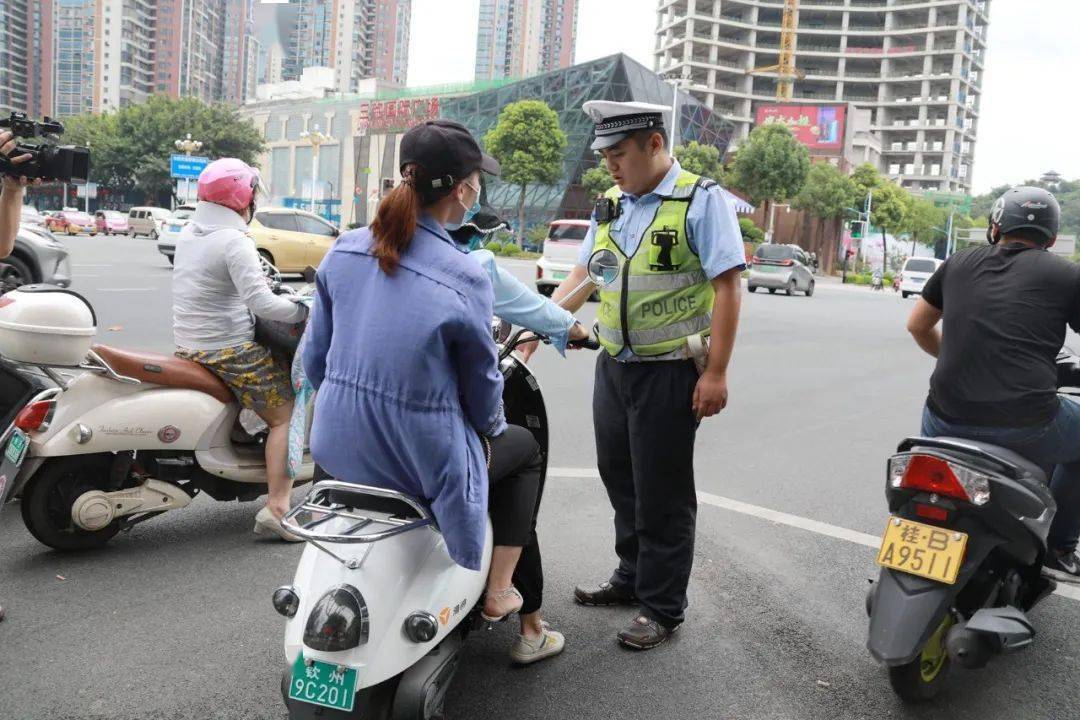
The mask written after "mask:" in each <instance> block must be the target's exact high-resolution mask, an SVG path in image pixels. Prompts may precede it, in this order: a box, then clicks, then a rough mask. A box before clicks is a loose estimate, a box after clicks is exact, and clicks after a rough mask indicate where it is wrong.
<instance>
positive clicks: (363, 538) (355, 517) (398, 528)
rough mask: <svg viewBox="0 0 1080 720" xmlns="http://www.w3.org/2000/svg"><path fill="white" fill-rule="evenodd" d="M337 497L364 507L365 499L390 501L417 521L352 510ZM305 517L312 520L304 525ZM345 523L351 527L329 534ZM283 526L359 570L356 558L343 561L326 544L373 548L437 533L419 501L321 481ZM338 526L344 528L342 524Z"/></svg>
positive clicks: (383, 492)
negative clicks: (414, 534) (421, 532)
mask: <svg viewBox="0 0 1080 720" xmlns="http://www.w3.org/2000/svg"><path fill="white" fill-rule="evenodd" d="M334 495H345V496H350V497H352V498H353V499H357V500H359V502H360V503H363V501H364V500H365V499H369V500H372V501H374V503H376V504H385V501H387V500H389V501H391V502H396V503H402V504H403V505H404V506H405V508H407V509H408V510H409V511H410V513H409V514H410V515H415V517H408V518H405V517H400V516H398V515H397V514H394V513H392V512H390V511H389V510H373V509H367V508H355V507H351V506H350V505H347V504H345V503H342V502H338V501H336V500H335V499H334V497H333V496H334ZM405 508H402V509H405ZM303 513H309V514H310V516H311V519H310V520H308V521H307V522H304V523H302V524H301V523H300V521H299V520H298V518H299V516H300V515H302V514H303ZM342 519H344V520H346V521H351V523H350V524H349V525H348V526H347V527H345V528H344V529H342V530H339V531H337V532H327V531H326V530H325V528H326V526H327V524H329V523H330V522H331V521H333V520H342ZM281 524H282V525H283V526H284V527H285V529H286V530H287V531H289V532H290V533H292V534H293V535H296V536H297V537H300V538H303V539H304V540H306V541H308V542H310V543H311V544H312V545H314V546H315V547H317V548H318V549H319V550H322V551H323V552H324V553H326V554H327V555H330V556H331V557H333V558H335V559H336V560H338V561H339V562H341V563H342V564H343V565H345V566H346V567H348V568H350V569H356V568H357V567H359V565H360V561H359V560H358V559H356V558H351V559H346V558H343V557H341V556H339V555H338V554H336V553H334V552H333V551H331V550H329V549H328V548H326V547H325V546H324V545H323V543H331V544H342V545H355V544H370V543H375V542H379V541H380V540H386V539H387V538H392V537H394V536H397V535H401V534H402V533H407V532H410V531H412V530H418V529H420V528H425V527H426V528H431V530H432V531H437V528H436V526H435V520H434V518H433V517H432V516H431V511H430V510H428V509H427V508H426V507H424V505H423V504H422V503H421V502H419V501H418V500H417V499H416V498H413V497H411V496H409V495H406V494H404V493H399V492H395V491H393V490H386V489H384V488H376V487H369V486H367V485H356V484H354V483H347V482H342V481H340V480H320V481H319V482H317V483H315V485H314V486H312V488H311V490H310V491H309V492H308V495H307V497H306V498H305V499H304V502H302V503H301V504H300V505H297V506H296V507H294V508H292V509H291V510H289V512H288V513H286V514H285V517H283V518H282V519H281ZM335 524H338V525H340V523H335Z"/></svg>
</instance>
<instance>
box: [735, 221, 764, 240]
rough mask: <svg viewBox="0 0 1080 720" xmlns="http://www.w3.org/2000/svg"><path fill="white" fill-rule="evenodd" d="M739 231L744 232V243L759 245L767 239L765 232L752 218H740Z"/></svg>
mask: <svg viewBox="0 0 1080 720" xmlns="http://www.w3.org/2000/svg"><path fill="white" fill-rule="evenodd" d="M739 230H741V231H742V239H743V242H748V243H759V242H761V241H763V240H764V239H765V232H764V231H763V230H762V229H761V228H759V227H758V226H757V225H755V224H754V221H753V220H751V219H750V218H739Z"/></svg>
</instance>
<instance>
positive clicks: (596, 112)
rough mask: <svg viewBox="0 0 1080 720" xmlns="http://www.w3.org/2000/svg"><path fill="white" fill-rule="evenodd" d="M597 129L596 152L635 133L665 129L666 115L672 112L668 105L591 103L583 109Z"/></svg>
mask: <svg viewBox="0 0 1080 720" xmlns="http://www.w3.org/2000/svg"><path fill="white" fill-rule="evenodd" d="M581 109H582V110H584V111H585V114H586V115H588V116H589V117H590V118H591V119H592V121H593V122H594V123H596V127H595V128H594V131H595V133H596V139H595V140H593V143H592V149H593V150H603V149H604V148H609V147H611V146H612V145H616V144H618V143H620V142H622V141H623V140H625V139H626V138H627V137H628V136H629V135H630V133H632V132H634V131H635V130H648V129H650V128H662V127H663V126H664V114H665V113H669V112H671V108H669V107H667V106H666V105H653V104H651V103H643V102H614V101H612V100H590V101H589V102H587V103H585V104H584V105H582V106H581Z"/></svg>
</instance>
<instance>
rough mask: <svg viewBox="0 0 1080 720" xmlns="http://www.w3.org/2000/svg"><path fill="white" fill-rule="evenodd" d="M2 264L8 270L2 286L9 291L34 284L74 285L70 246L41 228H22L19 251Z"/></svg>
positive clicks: (1, 261)
mask: <svg viewBox="0 0 1080 720" xmlns="http://www.w3.org/2000/svg"><path fill="white" fill-rule="evenodd" d="M0 263H2V264H3V266H4V267H3V268H2V276H0V282H2V283H3V285H4V286H5V287H8V288H10V287H16V286H19V285H28V284H30V283H49V284H51V285H59V286H60V287H69V286H70V285H71V264H70V262H69V261H68V251H67V246H66V245H64V243H62V242H60V241H59V240H57V239H56V237H54V236H53V234H52V233H51V232H50V231H48V230H46V229H45V228H43V227H39V226H37V225H28V224H25V223H24V224H21V225H19V233H18V234H17V235H16V236H15V249H14V250H12V251H11V255H9V256H8V257H6V258H4V259H3V260H0Z"/></svg>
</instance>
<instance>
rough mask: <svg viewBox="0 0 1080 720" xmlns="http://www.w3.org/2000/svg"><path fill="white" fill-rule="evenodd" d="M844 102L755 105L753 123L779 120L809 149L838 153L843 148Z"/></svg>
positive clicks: (759, 123)
mask: <svg viewBox="0 0 1080 720" xmlns="http://www.w3.org/2000/svg"><path fill="white" fill-rule="evenodd" d="M846 120H847V106H846V105H773V104H770V105H759V106H758V109H757V124H758V125H768V124H770V123H782V124H784V125H787V126H788V129H789V130H791V132H792V133H793V134H794V135H795V139H796V140H798V141H799V142H801V143H802V144H803V145H805V146H806V147H807V148H808V149H809V150H810V152H811V153H813V152H821V153H830V154H838V153H840V152H842V151H843V149H844V123H845V122H846Z"/></svg>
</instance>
